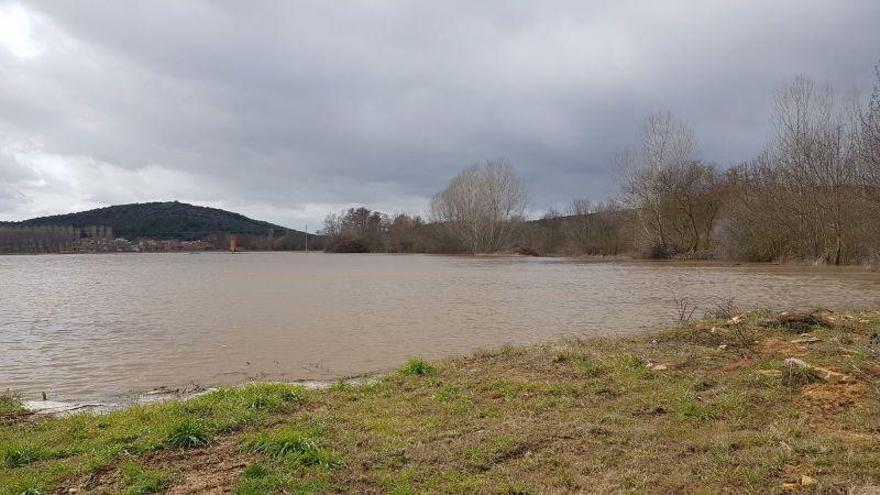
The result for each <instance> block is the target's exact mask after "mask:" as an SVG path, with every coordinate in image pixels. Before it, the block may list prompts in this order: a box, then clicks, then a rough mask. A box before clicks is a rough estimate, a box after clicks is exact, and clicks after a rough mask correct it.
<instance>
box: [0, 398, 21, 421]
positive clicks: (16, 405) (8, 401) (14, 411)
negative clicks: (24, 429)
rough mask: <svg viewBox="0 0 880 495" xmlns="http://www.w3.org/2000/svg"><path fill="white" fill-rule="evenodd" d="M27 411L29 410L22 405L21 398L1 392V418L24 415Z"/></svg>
mask: <svg viewBox="0 0 880 495" xmlns="http://www.w3.org/2000/svg"><path fill="white" fill-rule="evenodd" d="M27 413H28V410H27V409H25V407H24V405H22V403H21V399H20V398H18V397H15V396H12V395H2V394H0V419H3V418H14V417H16V416H23V415H25V414H27Z"/></svg>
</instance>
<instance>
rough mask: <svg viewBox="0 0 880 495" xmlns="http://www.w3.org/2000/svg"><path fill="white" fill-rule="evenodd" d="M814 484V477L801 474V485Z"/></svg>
mask: <svg viewBox="0 0 880 495" xmlns="http://www.w3.org/2000/svg"><path fill="white" fill-rule="evenodd" d="M815 484H816V478H813V477H811V476H807V475H803V476H801V486H810V485H815Z"/></svg>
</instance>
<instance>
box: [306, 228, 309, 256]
mask: <svg viewBox="0 0 880 495" xmlns="http://www.w3.org/2000/svg"><path fill="white" fill-rule="evenodd" d="M308 252H309V224H306V253H308Z"/></svg>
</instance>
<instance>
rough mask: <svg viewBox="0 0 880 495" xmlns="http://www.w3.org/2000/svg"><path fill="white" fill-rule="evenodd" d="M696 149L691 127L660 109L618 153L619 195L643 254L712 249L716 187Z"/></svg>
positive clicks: (716, 181)
mask: <svg viewBox="0 0 880 495" xmlns="http://www.w3.org/2000/svg"><path fill="white" fill-rule="evenodd" d="M696 149H697V144H696V138H695V137H694V132H693V130H692V129H691V128H690V127H688V126H687V125H686V124H685V123H683V122H681V121H678V120H676V119H675V118H674V117H673V116H672V114H670V113H669V112H662V113H656V114H652V115H650V116H649V117H648V119H647V120H646V121H645V124H644V126H643V127H642V132H641V146H640V147H639V148H638V149H637V150H630V151H626V152H624V153H622V154H620V155H619V156H618V165H619V167H620V168H622V169H623V173H624V186H623V190H624V195H625V198H626V200H627V203H628V206H630V207H631V208H633V209H635V210H636V211H637V212H638V219H639V224H640V226H641V229H640V231H641V236H640V244H641V245H642V249H643V251H644V252H645V253H646V254H648V255H649V256H652V257H667V256H673V255H682V254H686V255H695V254H698V253H706V252H708V251H709V250H710V249H711V248H712V239H711V236H712V232H713V228H714V225H715V220H716V218H717V214H718V211H719V209H720V205H721V201H722V200H723V198H722V196H721V194H720V193H721V191H722V187H721V185H720V181H719V176H718V173H717V171H716V169H715V167H714V166H713V165H709V164H704V163H702V162H700V161H699V160H697V159H696Z"/></svg>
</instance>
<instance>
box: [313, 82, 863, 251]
mask: <svg viewBox="0 0 880 495" xmlns="http://www.w3.org/2000/svg"><path fill="white" fill-rule="evenodd" d="M876 72H877V78H876V82H875V85H874V90H873V93H872V94H871V96H870V97H869V98H868V99H867V100H865V101H861V100H860V99H859V98H857V97H851V98H849V100H847V99H841V98H840V97H839V95H836V94H835V92H834V91H833V89H832V88H830V87H823V86H821V85H818V84H816V83H815V82H813V81H811V80H810V79H808V78H806V77H804V76H798V77H795V78H793V79H791V80H789V81H788V82H786V83H785V84H783V85H782V87H781V88H780V89H778V90H777V91H776V92H775V94H774V100H773V107H772V109H771V112H770V113H771V122H772V126H773V134H772V136H771V137H770V139H769V141H768V143H767V144H766V146H765V147H764V149H763V150H762V151H761V152H760V153H759V154H758V156H757V157H756V158H754V159H752V160H748V161H746V162H744V163H739V164H730V166H725V167H719V166H718V165H716V164H714V163H712V162H710V161H706V160H705V159H703V158H701V157H700V156H699V153H698V142H697V138H696V136H697V133H696V132H695V130H694V129H692V128H691V127H690V126H689V125H687V124H686V123H685V122H684V121H681V120H678V119H677V118H675V117H674V116H673V115H672V114H671V113H669V112H659V113H655V114H652V115H650V116H649V117H648V118H647V119H646V120H645V122H644V125H643V126H642V128H641V131H640V133H639V135H638V141H637V144H636V145H635V146H634V147H632V148H631V149H629V150H625V151H623V152H621V153H620V154H619V155H618V156H617V158H616V163H615V166H616V168H617V170H618V172H619V176H620V182H621V185H622V188H621V191H620V194H618V195H617V197H614V198H612V199H610V200H608V201H604V202H592V201H588V200H586V199H579V200H574V201H572V203H571V205H570V206H569V207H568V209H567V211H564V212H559V211H556V210H553V209H551V210H549V211H548V212H547V213H546V214H545V216H544V217H543V218H542V219H540V220H537V221H526V220H525V218H524V212H525V211H526V198H527V194H526V191H525V187H524V186H523V184H522V182H521V181H520V180H519V179H518V178H517V177H516V174H515V173H514V172H513V168H512V166H511V165H510V164H508V163H507V162H505V161H504V160H492V161H489V162H487V163H485V164H484V165H482V166H474V167H471V168H468V169H466V170H465V171H464V172H462V173H461V174H460V175H458V176H457V177H455V178H453V179H452V180H451V181H450V182H449V184H448V185H447V186H446V187H445V188H444V189H443V190H441V191H440V192H438V193H437V194H436V195H435V196H434V198H433V200H432V202H431V204H430V207H429V212H428V213H429V214H428V218H427V220H423V219H422V218H421V217H418V216H415V217H413V216H409V215H405V214H397V215H395V216H393V217H389V216H387V215H385V214H382V213H380V212H376V211H372V210H369V209H367V208H352V209H349V210H347V211H343V212H341V213H339V214H333V215H330V216H328V217H327V220H326V222H325V229H324V232H325V234H327V237H326V239H325V241H326V244H325V248H326V249H328V250H330V251H337V252H353V251H354V252H382V251H391V252H463V253H491V252H520V253H522V254H532V255H543V254H566V255H601V256H619V255H627V256H635V257H647V258H679V259H682V258H684V259H729V260H747V261H779V260H796V261H807V262H817V263H824V264H847V263H876V262H877V261H878V260H880V251H878V246H880V229H878V225H880V69H877V71H876Z"/></svg>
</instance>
